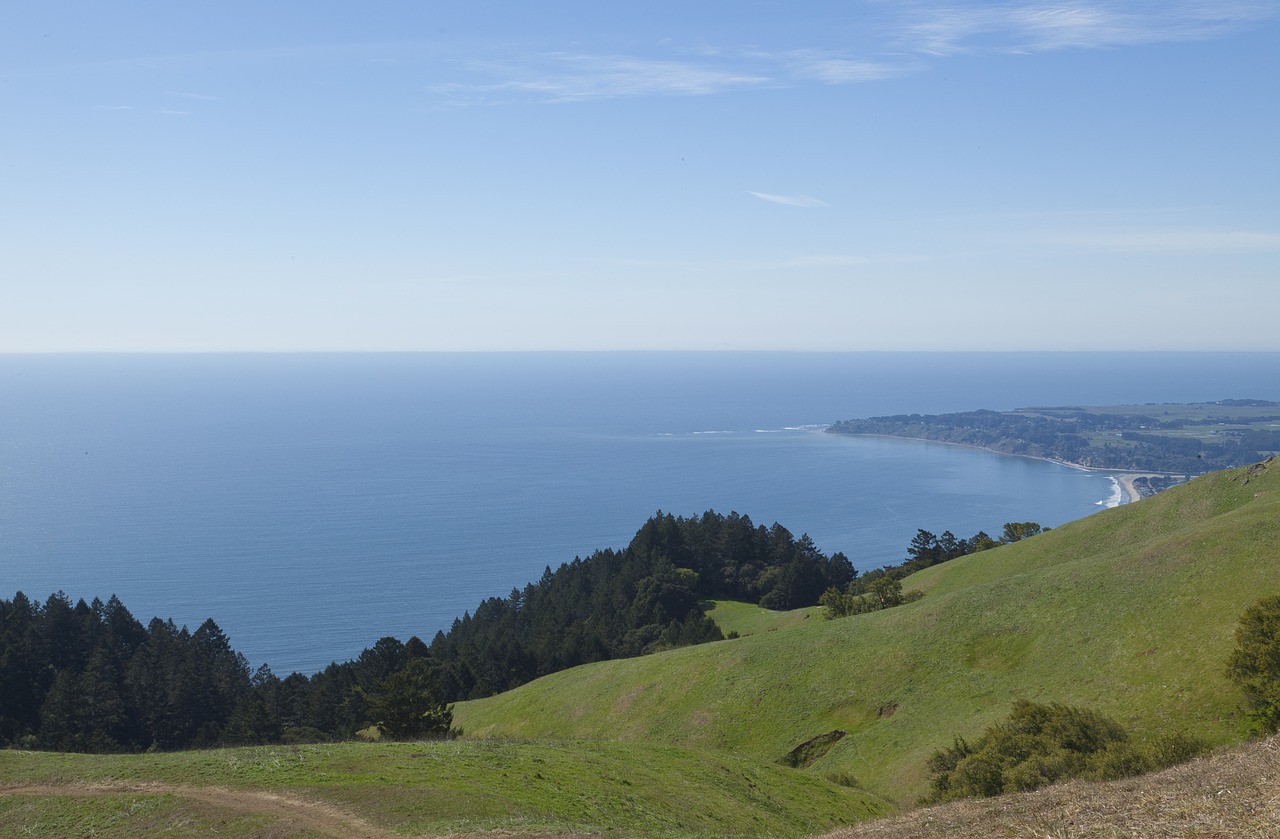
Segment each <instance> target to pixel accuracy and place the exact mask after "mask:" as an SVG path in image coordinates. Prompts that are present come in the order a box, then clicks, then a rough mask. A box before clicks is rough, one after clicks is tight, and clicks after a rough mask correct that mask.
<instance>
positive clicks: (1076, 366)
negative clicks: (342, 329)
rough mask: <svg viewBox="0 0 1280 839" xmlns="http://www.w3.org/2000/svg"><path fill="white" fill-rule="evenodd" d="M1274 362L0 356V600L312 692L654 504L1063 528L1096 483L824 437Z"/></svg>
mask: <svg viewBox="0 0 1280 839" xmlns="http://www.w3.org/2000/svg"><path fill="white" fill-rule="evenodd" d="M1278 371H1280V355H1278V354H1122V355H1113V354H1026V355H1012V354H898V353H889V354H875V353H861V354H774V353H763V354H760V353H737V354H729V353H725V354H681V353H656V354H626V353H619V354H477V355H450V354H405V355H383V354H373V355H345V354H338V355H308V354H303V355H181V356H179V355H175V356H164V355H136V356H130V355H51V356H39V355H26V356H16V355H10V356H0V400H2V401H0V597H6V598H8V597H12V596H13V594H14V592H16V591H19V590H21V591H23V592H25V593H26V594H27V595H28V596H30V597H32V598H35V599H39V600H43V599H45V598H47V597H48V596H49V594H50V593H52V592H54V591H57V590H63V591H65V592H66V593H67V594H68V595H69V596H70V597H72V598H73V600H74V599H78V598H85V599H86V600H90V599H92V598H94V597H102V598H104V599H105V598H106V597H108V596H109V595H111V594H112V593H115V594H118V595H119V596H120V597H121V599H123V600H124V602H125V604H126V605H127V606H128V607H129V608H130V609H131V610H132V611H133V612H134V614H135V616H137V617H138V618H139V619H140V620H143V621H146V620H148V619H150V618H151V617H152V616H156V615H158V616H160V617H164V618H168V617H172V618H173V619H174V620H175V621H176V622H178V623H179V624H187V625H188V626H190V627H191V628H192V629H194V628H195V626H197V625H198V624H199V623H201V622H202V621H203V620H204V619H205V618H208V617H212V618H213V619H214V620H215V621H217V622H218V624H219V625H220V626H221V627H222V628H223V629H224V630H225V631H226V632H227V633H228V635H230V637H231V640H232V644H233V645H234V646H235V647H236V649H237V650H239V651H241V652H243V653H245V655H246V656H248V658H249V659H250V661H251V663H252V664H254V665H255V666H256V665H257V664H260V663H264V662H265V663H268V664H270V665H271V667H272V668H273V669H274V670H275V671H276V672H278V673H287V672H289V671H291V670H300V671H303V672H312V671H315V670H317V669H319V668H321V667H323V666H324V665H325V664H327V663H328V662H330V661H332V660H335V659H337V660H343V659H347V658H351V657H354V656H355V655H358V654H359V652H360V651H361V650H362V649H363V648H364V647H367V646H369V645H371V644H372V643H373V642H374V641H375V640H377V639H378V638H379V637H382V636H385V635H394V636H396V637H399V638H401V639H402V640H403V639H406V638H408V637H409V636H410V635H418V636H420V637H422V638H423V639H424V640H428V641H429V640H430V638H431V637H432V636H433V635H434V634H435V633H436V632H437V631H438V630H440V629H443V628H447V626H448V625H449V623H450V622H451V621H452V620H453V619H454V618H455V617H457V616H459V615H461V614H462V613H463V612H464V611H465V610H468V609H474V607H475V605H476V604H477V603H478V602H479V601H480V600H482V599H483V598H485V597H488V596H494V595H497V596H505V595H506V594H507V593H509V592H510V590H511V589H512V588H513V587H517V586H520V587H522V586H523V585H524V584H525V583H527V582H528V581H530V580H533V579H536V578H537V577H538V576H539V575H540V574H541V573H542V569H543V568H544V567H545V566H548V565H550V566H553V567H554V566H556V565H559V564H560V563H562V562H566V561H569V560H571V559H573V558H574V556H586V555H587V554H589V553H591V552H592V551H593V550H596V549H598V548H605V547H615V548H617V547H622V546H624V545H625V544H626V543H627V542H628V541H629V539H630V538H631V536H632V535H633V534H634V532H635V530H636V529H637V528H638V527H639V526H640V524H642V523H643V521H644V520H645V519H646V518H647V517H648V516H650V515H652V514H653V513H654V512H655V511H657V510H659V509H661V510H664V511H670V512H673V513H676V514H679V515H686V516H687V515H694V514H699V513H702V512H703V511H705V510H708V509H715V510H717V511H720V512H726V513H727V512H729V511H737V512H739V513H743V514H746V515H749V516H750V517H751V518H752V520H753V521H755V522H756V523H758V524H765V525H769V524H772V523H773V522H774V521H777V522H780V523H781V524H783V525H784V526H785V527H787V528H788V529H790V530H791V531H792V532H793V533H795V534H796V535H797V536H799V535H800V534H801V533H806V532H807V533H808V534H809V535H811V536H812V537H813V539H814V540H815V541H816V542H817V544H818V545H819V547H820V548H822V549H823V550H824V551H827V552H833V551H837V550H838V551H844V552H845V553H846V554H847V555H848V556H849V557H850V558H851V559H852V560H853V563H854V565H855V566H856V567H857V568H859V569H860V570H866V569H869V568H873V567H877V566H880V565H883V564H885V563H890V562H898V561H900V560H901V559H902V558H903V557H904V551H905V548H906V545H907V543H908V542H909V541H910V539H911V537H912V536H913V535H914V534H915V531H916V528H919V527H923V528H926V529H929V530H933V531H934V532H939V533H940V532H941V531H943V530H948V529H949V530H952V531H954V532H955V533H956V534H957V535H960V536H968V535H971V534H972V533H974V532H975V531H977V530H979V529H984V530H987V531H988V532H992V533H998V531H999V528H1000V526H1001V524H1002V523H1003V522H1006V521H1023V520H1035V521H1039V522H1040V523H1041V524H1044V525H1047V526H1056V525H1059V524H1062V523H1063V522H1066V521H1069V520H1071V519H1075V518H1079V517H1081V516H1085V515H1088V514H1090V513H1092V512H1094V511H1096V510H1098V509H1099V506H1100V505H1105V504H1106V503H1108V501H1109V500H1113V492H1114V482H1113V481H1112V480H1111V479H1110V478H1109V477H1108V476H1107V475H1106V474H1099V473H1089V472H1083V471H1080V470H1076V469H1070V468H1067V467H1063V466H1059V465H1055V464H1050V463H1045V462H1041V461H1035V460H1029V459H1023V458H1016V457H1005V456H1000V455H994V454H990V453H987V452H982V451H977V450H971V449H966V448H961V447H955V446H947V445H941V444H930V443H921V442H913V441H904V440H892V439H880V438H850V437H837V436H833V435H827V434H823V433H821V431H820V429H821V428H822V427H824V426H825V425H827V424H829V423H832V422H834V421H836V420H841V419H848V418H851V417H858V416H873V415H881V414H896V413H938V412H945V411H957V410H971V409H976V408H994V409H1009V408H1015V407H1021V406H1026V405H1034V404H1052V405H1064V404H1088V405H1100V404H1114V403H1118V402H1173V401H1206V400H1213V399H1222V398H1232V397H1241V398H1261V399H1280V376H1277V372H1278Z"/></svg>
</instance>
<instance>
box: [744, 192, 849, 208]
mask: <svg viewBox="0 0 1280 839" xmlns="http://www.w3.org/2000/svg"><path fill="white" fill-rule="evenodd" d="M747 193H748V194H749V195H754V196H755V197H756V198H759V199H760V200H761V201H768V202H770V203H772V204H782V205H783V206H786V207H830V206H831V205H830V204H828V203H827V202H826V201H823V200H822V199H820V198H812V197H810V196H808V195H775V194H773V193H770V192H755V191H754V190H747Z"/></svg>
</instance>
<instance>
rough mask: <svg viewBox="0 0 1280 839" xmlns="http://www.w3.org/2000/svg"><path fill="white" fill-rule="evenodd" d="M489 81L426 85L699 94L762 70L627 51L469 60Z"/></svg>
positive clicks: (549, 95) (754, 79)
mask: <svg viewBox="0 0 1280 839" xmlns="http://www.w3.org/2000/svg"><path fill="white" fill-rule="evenodd" d="M470 69H471V70H472V71H473V72H474V73H476V74H478V75H484V76H489V77H490V78H491V79H492V80H491V81H476V82H454V83H446V84H438V85H431V86H429V89H430V90H433V91H435V92H438V93H446V94H453V95H493V94H504V93H505V94H513V93H518V94H533V95H536V96H538V97H539V98H543V99H545V100H547V101H552V102H570V101H579V100H585V99H605V98H616V97H625V96H653V95H686V96H692V95H703V94H709V93H719V92H722V91H726V90H733V89H741V88H748V87H759V86H761V85H766V84H769V83H770V82H771V81H772V80H771V79H770V78H769V76H767V75H763V74H760V73H755V72H747V71H740V70H736V69H734V68H731V67H720V66H714V65H711V64H707V63H696V62H689V61H676V60H655V59H648V58H638V57H632V56H616V55H608V56H606V55H588V54H573V53H543V54H540V55H537V56H534V57H530V58H529V59H528V60H526V61H524V62H521V63H513V62H504V63H501V64H497V63H472V64H471V65H470Z"/></svg>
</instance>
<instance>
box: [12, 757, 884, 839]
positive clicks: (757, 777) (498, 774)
mask: <svg viewBox="0 0 1280 839" xmlns="http://www.w3.org/2000/svg"><path fill="white" fill-rule="evenodd" d="M887 809H888V807H887V805H885V804H884V803H883V802H881V801H878V800H876V799H874V798H873V797H872V796H868V795H866V794H864V793H861V792H858V791H856V790H852V789H848V788H846V787H842V786H838V785H836V784H834V783H830V782H828V781H825V780H823V779H821V778H818V777H815V776H812V775H807V774H803V773H797V772H792V771H789V770H785V769H782V768H780V767H775V766H761V765H759V764H756V763H754V762H752V761H749V760H745V759H742V758H737V757H733V756H731V755H725V754H708V753H701V752H697V751H693V750H690V749H682V748H678V747H674V746H661V745H654V746H649V745H642V744H636V743H571V744H563V743H562V744H549V743H499V742H457V741H455V742H436V743H376V744H374V743H343V744H335V745H323V746H295V747H261V748H252V749H248V748H246V749H224V750H215V751H202V752H180V753H170V754H156V755H110V756H108V755H68V754H51V753H39V752H17V751H0V836H3V837H9V836H31V835H34V836H99V837H113V836H114V837H129V839H146V837H160V836H197V835H198V836H206V835H219V836H222V837H224V838H225V837H235V839H259V838H261V839H266V837H272V839H281V837H301V836H309V837H319V836H331V837H361V838H362V839H369V838H370V837H373V838H374V839H380V838H381V837H394V836H444V835H455V834H461V833H466V834H475V833H478V832H490V831H496V832H501V833H503V834H504V835H510V834H511V833H535V834H543V835H545V834H549V833H554V834H562V835H571V834H585V833H597V832H601V831H606V830H607V831H609V833H610V834H612V835H616V836H633V835H646V836H652V835H664V836H734V835H738V836H745V835H752V836H758V835H779V836H802V835H805V834H811V833H815V832H818V831H822V830H824V829H829V828H831V827H835V826H837V825H841V824H848V823H850V822H853V821H858V820H861V819H866V818H869V817H871V816H874V815H879V814H881V813H883V812H885V811H886V810H887Z"/></svg>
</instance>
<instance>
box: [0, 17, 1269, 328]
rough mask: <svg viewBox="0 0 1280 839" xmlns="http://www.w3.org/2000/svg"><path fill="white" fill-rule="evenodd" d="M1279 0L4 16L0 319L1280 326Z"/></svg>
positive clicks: (206, 323)
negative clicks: (1278, 319) (1278, 321)
mask: <svg viewBox="0 0 1280 839" xmlns="http://www.w3.org/2000/svg"><path fill="white" fill-rule="evenodd" d="M1277 80H1280V6H1278V5H1277V4H1276V3H1274V2H1268V3H1253V2H1232V0H1222V2H1213V3H1210V2H1200V0H1195V1H1194V2H1191V1H1189V0H1169V1H1168V2H1118V0H1095V2H1089V3H1083V2H1082V3H1071V2H1059V3H1039V2H1035V0H1024V2H1015V3H973V2H967V3H955V2H953V3H945V2H934V1H933V0H918V2H917V1H915V0H905V1H904V0H897V1H896V2H881V0H871V1H870V2H789V3H773V2H758V3H748V2H735V3H728V2H700V3H680V4H676V3H669V2H646V3H643V4H641V3H629V2H616V3H603V2H592V3H585V2H583V3H568V2H554V1H553V2H547V3H540V4H535V3H527V2H520V3H515V2H470V3H455V2H425V1H424V2H373V3H360V4H356V3H333V2H306V3H301V2H279V3H240V2H225V0H224V1H223V2H217V3H212V2H184V3H173V2H164V3H151V2H127V1H126V0H122V2H113V3H101V2H92V3H89V2H85V3H67V2H58V0H43V1H42V2H30V3H28V2H21V3H10V4H6V6H5V8H4V9H3V10H0V107H3V112H4V115H5V121H4V124H5V127H4V130H3V131H0V151H3V159H4V163H3V166H0V292H2V293H3V296H2V298H0V300H2V302H0V351H6V352H32V351H37V352H39V351H84V350H91V351H93V350H108V351H117V350H119V351H222V350H285V351H292V350H611V349H626V350H635V349H639V350H646V349H682V350H700V349H707V350H725V349H729V350H822V351H825V350H910V349H920V350H958V351H959V350H1037V349H1039V350H1073V349H1088V350H1107V349H1114V350H1125V349H1181V350H1199V349H1204V350H1233V351H1244V350H1280V329H1277V328H1276V327H1275V321H1276V316H1275V312H1276V306H1277V303H1280V201H1278V200H1277V196H1280V152H1278V151H1277V150H1278V149H1280V107H1277V101H1278V100H1277V95H1278V94H1277Z"/></svg>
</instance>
